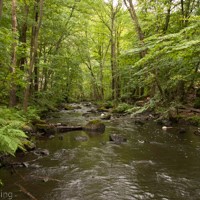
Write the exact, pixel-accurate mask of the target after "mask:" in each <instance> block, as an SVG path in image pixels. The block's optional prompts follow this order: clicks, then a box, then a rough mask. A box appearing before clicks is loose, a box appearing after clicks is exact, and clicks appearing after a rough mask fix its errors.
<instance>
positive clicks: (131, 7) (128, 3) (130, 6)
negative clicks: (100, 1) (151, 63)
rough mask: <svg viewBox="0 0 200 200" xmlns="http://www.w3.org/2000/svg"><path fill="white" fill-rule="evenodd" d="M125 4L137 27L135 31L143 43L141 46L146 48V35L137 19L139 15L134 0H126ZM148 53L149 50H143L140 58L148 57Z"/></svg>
mask: <svg viewBox="0 0 200 200" xmlns="http://www.w3.org/2000/svg"><path fill="white" fill-rule="evenodd" d="M124 4H125V5H126V7H127V9H128V11H129V13H130V16H131V18H132V20H133V23H134V25H135V30H136V32H137V34H138V39H139V40H140V42H141V46H144V33H143V32H142V29H141V26H140V24H139V21H138V17H137V14H136V12H135V8H134V5H133V2H132V0H124ZM146 53H147V50H143V51H142V52H141V53H140V57H141V58H143V57H144V56H145V55H146Z"/></svg>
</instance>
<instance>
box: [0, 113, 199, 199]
mask: <svg viewBox="0 0 200 200" xmlns="http://www.w3.org/2000/svg"><path fill="white" fill-rule="evenodd" d="M93 117H94V116H93ZM49 120H50V121H52V122H53V120H55V119H54V118H52V119H49ZM56 121H58V122H60V121H62V122H70V123H71V124H76V125H77V122H78V123H79V124H81V125H82V124H83V123H85V117H84V116H82V114H81V113H78V111H77V112H73V113H70V112H69V111H65V112H62V113H59V115H58V116H57V118H56ZM111 133H115V134H121V135H124V136H125V137H126V138H127V139H128V142H127V143H124V144H121V145H116V144H114V143H111V142H109V141H108V140H109V134H111ZM60 136H61V134H59V135H56V137H55V138H53V139H49V140H37V145H38V146H39V147H40V148H44V149H48V150H49V151H50V155H48V156H43V157H41V158H40V159H38V160H36V161H34V162H33V163H31V165H30V167H29V168H17V169H16V171H17V174H16V173H14V174H13V173H11V171H10V170H5V169H1V170H0V176H1V178H2V179H3V181H4V183H5V187H3V188H2V190H3V191H9V192H12V193H13V194H14V195H15V196H14V198H13V199H16V200H22V199H29V197H28V196H26V195H25V194H24V193H21V192H20V191H19V188H18V187H17V186H16V185H15V183H19V184H20V185H22V186H23V187H25V188H26V189H27V190H28V191H29V192H30V193H31V194H33V195H34V196H35V197H36V198H37V199H38V200H67V199H70V200H76V199H77V200H82V199H83V200H104V199H106V200H115V199H119V200H121V199H125V200H126V199H127V200H129V199H130V200H131V199H133V200H134V199H145V200H148V199H158V200H159V199H162V200H168V199H169V200H171V199H177V200H181V199H185V200H189V199H191V200H197V199H199V196H200V170H199V166H200V138H199V137H198V136H195V135H194V134H192V133H191V131H190V129H188V131H187V133H185V134H182V135H179V134H178V131H176V129H174V130H170V132H163V131H162V130H161V128H160V127H159V126H157V125H155V124H154V123H147V124H145V125H144V126H137V125H135V124H134V123H133V122H132V121H131V120H130V119H128V118H127V119H126V118H124V119H123V118H122V119H116V120H113V121H111V122H106V132H105V133H104V134H99V135H98V136H96V137H95V136H91V135H87V133H85V132H84V131H75V132H68V133H64V134H62V137H60ZM77 136H87V137H88V138H89V139H88V140H87V141H84V142H79V141H76V140H75V137H77ZM32 159H34V155H33V154H31V153H28V154H27V156H26V157H25V158H24V156H20V155H19V156H18V158H17V160H18V161H19V160H21V161H26V160H32Z"/></svg>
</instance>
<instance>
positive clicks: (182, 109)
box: [178, 106, 200, 113]
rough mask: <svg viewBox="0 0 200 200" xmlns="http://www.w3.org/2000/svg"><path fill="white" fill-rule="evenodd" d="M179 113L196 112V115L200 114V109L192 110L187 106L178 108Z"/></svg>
mask: <svg viewBox="0 0 200 200" xmlns="http://www.w3.org/2000/svg"><path fill="white" fill-rule="evenodd" d="M178 110H179V111H184V112H196V113H200V109H196V108H190V107H186V106H181V107H179V108H178Z"/></svg>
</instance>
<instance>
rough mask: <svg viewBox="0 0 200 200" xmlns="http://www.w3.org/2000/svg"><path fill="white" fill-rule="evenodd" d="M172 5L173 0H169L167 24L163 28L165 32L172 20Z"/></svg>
mask: <svg viewBox="0 0 200 200" xmlns="http://www.w3.org/2000/svg"><path fill="white" fill-rule="evenodd" d="M171 5H172V0H169V3H168V9H167V15H166V18H165V25H164V28H163V33H164V34H165V33H166V32H167V30H168V27H169V22H170V17H171Z"/></svg>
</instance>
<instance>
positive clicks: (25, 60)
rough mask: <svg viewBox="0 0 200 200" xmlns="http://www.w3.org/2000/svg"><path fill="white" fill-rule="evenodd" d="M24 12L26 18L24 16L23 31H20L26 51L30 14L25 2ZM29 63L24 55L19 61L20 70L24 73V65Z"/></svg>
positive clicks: (20, 37) (20, 39)
mask: <svg viewBox="0 0 200 200" xmlns="http://www.w3.org/2000/svg"><path fill="white" fill-rule="evenodd" d="M24 12H25V16H24V21H23V24H22V26H21V30H20V36H19V41H20V42H21V43H22V47H23V48H24V49H26V46H27V44H26V42H27V28H28V26H27V20H28V14H29V7H28V5H27V4H26V2H25V6H24ZM26 62H27V57H26V55H23V56H22V57H21V58H20V59H19V60H18V66H20V69H21V70H23V71H24V65H25V64H26Z"/></svg>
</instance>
